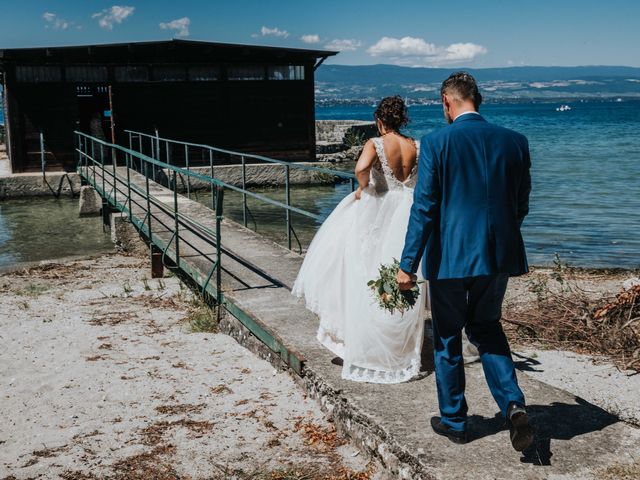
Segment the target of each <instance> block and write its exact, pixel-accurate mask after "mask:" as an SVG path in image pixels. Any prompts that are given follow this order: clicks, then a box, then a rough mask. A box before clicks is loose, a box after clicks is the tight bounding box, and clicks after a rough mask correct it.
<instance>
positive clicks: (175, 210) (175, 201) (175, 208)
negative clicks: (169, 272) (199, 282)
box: [173, 170, 180, 268]
mask: <svg viewBox="0 0 640 480" xmlns="http://www.w3.org/2000/svg"><path fill="white" fill-rule="evenodd" d="M173 184H174V185H176V171H175V170H174V171H173ZM173 215H174V217H175V228H176V266H177V267H178V268H180V234H179V231H178V228H179V225H178V224H179V222H178V189H177V188H174V189H173Z"/></svg>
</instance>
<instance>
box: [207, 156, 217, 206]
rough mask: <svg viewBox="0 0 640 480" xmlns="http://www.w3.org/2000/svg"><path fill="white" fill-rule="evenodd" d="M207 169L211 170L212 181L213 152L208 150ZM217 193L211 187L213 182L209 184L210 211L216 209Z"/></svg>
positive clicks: (213, 187)
mask: <svg viewBox="0 0 640 480" xmlns="http://www.w3.org/2000/svg"><path fill="white" fill-rule="evenodd" d="M209 168H211V179H213V150H211V149H209ZM217 191H218V190H217V189H216V188H215V186H214V185H213V182H211V209H212V210H215V209H216V195H217Z"/></svg>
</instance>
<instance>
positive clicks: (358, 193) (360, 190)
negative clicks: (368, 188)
mask: <svg viewBox="0 0 640 480" xmlns="http://www.w3.org/2000/svg"><path fill="white" fill-rule="evenodd" d="M355 194H356V200H360V198H361V197H362V187H358V189H357V190H356V191H355Z"/></svg>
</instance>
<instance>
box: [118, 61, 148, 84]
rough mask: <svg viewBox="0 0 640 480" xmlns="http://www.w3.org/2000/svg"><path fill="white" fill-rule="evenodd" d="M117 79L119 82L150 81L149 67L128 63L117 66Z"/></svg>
mask: <svg viewBox="0 0 640 480" xmlns="http://www.w3.org/2000/svg"><path fill="white" fill-rule="evenodd" d="M115 74H116V81H118V82H147V81H149V68H148V67H147V66H146V65H127V66H125V67H116V68H115Z"/></svg>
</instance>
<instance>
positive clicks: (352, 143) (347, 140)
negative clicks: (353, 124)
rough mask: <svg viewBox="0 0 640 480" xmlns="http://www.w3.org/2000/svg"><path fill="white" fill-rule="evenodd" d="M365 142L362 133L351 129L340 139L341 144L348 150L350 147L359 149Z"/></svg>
mask: <svg viewBox="0 0 640 480" xmlns="http://www.w3.org/2000/svg"><path fill="white" fill-rule="evenodd" d="M365 142H366V138H365V135H364V133H363V132H358V131H356V130H354V129H353V128H350V129H349V130H347V132H346V133H345V134H344V138H343V139H342V143H344V144H345V145H346V146H347V147H348V148H351V147H359V146H361V145H364V144H365Z"/></svg>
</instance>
